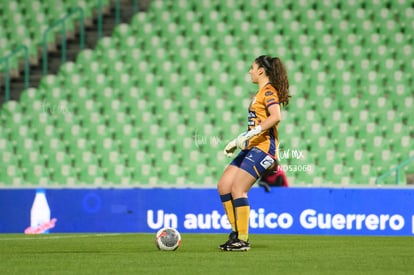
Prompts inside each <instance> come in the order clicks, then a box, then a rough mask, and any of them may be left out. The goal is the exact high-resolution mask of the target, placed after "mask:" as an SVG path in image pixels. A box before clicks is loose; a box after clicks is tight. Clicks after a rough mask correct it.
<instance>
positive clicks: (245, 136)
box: [236, 125, 262, 150]
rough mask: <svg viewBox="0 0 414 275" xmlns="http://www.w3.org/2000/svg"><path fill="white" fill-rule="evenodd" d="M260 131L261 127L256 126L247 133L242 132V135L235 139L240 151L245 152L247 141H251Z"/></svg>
mask: <svg viewBox="0 0 414 275" xmlns="http://www.w3.org/2000/svg"><path fill="white" fill-rule="evenodd" d="M261 131H262V126H260V125H259V126H256V127H255V128H253V129H252V130H250V131H248V132H244V133H242V134H240V135H239V136H238V137H237V138H236V145H237V147H238V148H239V149H240V150H245V149H246V148H247V144H248V143H247V141H248V140H249V139H251V138H252V137H254V136H256V135H258V134H260V132H261Z"/></svg>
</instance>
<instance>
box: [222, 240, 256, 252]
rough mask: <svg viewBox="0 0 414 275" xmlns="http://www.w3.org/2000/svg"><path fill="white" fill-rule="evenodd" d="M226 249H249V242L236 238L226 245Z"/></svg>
mask: <svg viewBox="0 0 414 275" xmlns="http://www.w3.org/2000/svg"><path fill="white" fill-rule="evenodd" d="M224 250H226V251H248V250H250V244H249V243H248V242H246V241H243V240H239V239H236V240H234V241H233V242H231V243H229V244H228V245H227V246H226V249H224Z"/></svg>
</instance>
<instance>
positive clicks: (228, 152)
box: [224, 139, 237, 158]
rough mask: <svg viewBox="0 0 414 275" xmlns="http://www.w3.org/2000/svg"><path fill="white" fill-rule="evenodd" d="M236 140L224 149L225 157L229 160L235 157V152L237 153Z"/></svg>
mask: <svg viewBox="0 0 414 275" xmlns="http://www.w3.org/2000/svg"><path fill="white" fill-rule="evenodd" d="M236 149H237V145H236V139H233V140H232V141H230V142H229V143H227V145H226V147H225V148H224V155H225V156H226V157H228V158H231V157H232V156H233V155H234V151H236Z"/></svg>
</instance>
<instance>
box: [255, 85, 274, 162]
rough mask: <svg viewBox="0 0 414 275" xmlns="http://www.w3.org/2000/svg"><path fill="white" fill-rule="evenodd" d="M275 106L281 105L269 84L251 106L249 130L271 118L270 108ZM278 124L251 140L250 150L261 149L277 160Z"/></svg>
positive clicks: (261, 90)
mask: <svg viewBox="0 0 414 275" xmlns="http://www.w3.org/2000/svg"><path fill="white" fill-rule="evenodd" d="M273 104H279V97H278V95H277V91H276V89H275V88H274V87H273V86H272V85H271V84H270V83H267V84H266V85H265V86H263V87H262V89H260V90H259V91H258V92H257V93H256V95H255V96H254V97H253V99H252V102H251V103H250V106H249V114H248V129H249V130H251V129H253V128H254V127H256V126H257V125H259V124H260V123H261V122H262V121H264V120H266V118H267V117H268V116H269V112H268V108H269V107H270V106H271V105H273ZM277 126H278V125H277V124H276V125H275V126H273V127H272V128H270V129H268V130H265V131H262V132H261V133H260V134H259V135H257V136H254V137H252V138H251V139H250V140H249V146H248V149H251V148H253V147H256V148H259V149H260V150H262V151H263V152H265V153H267V154H269V155H271V156H272V157H274V158H277V146H278V143H279V142H278V131H277Z"/></svg>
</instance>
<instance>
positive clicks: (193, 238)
mask: <svg viewBox="0 0 414 275" xmlns="http://www.w3.org/2000/svg"><path fill="white" fill-rule="evenodd" d="M154 236H155V233H154V234H45V235H23V234H19V235H18V234H3V235H0V271H1V274H31V275H33V274H76V275H80V274H94V275H96V274H116V275H118V274H150V275H153V274H163V275H165V274H192V275H193V274H199V275H204V274H254V275H264V274H272V275H273V274H364V275H365V274H393V275H394V274H414V238H412V237H336V236H291V235H256V234H253V235H251V236H250V242H251V246H252V248H251V250H250V251H248V252H222V251H220V250H219V249H218V248H217V246H218V245H219V244H220V243H222V242H224V241H225V239H226V237H227V235H225V234H186V233H183V234H182V244H181V247H180V248H179V249H178V250H176V251H172V252H171V251H159V250H158V249H157V248H156V246H155V243H154Z"/></svg>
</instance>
